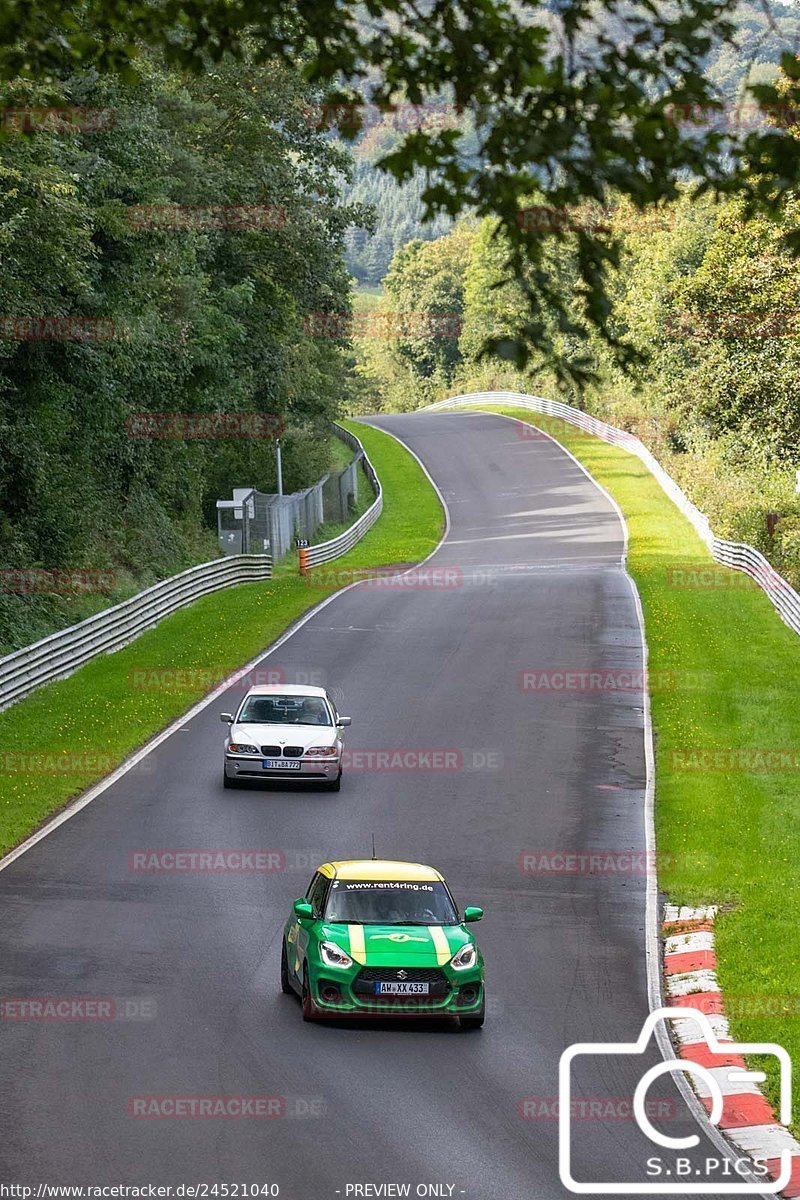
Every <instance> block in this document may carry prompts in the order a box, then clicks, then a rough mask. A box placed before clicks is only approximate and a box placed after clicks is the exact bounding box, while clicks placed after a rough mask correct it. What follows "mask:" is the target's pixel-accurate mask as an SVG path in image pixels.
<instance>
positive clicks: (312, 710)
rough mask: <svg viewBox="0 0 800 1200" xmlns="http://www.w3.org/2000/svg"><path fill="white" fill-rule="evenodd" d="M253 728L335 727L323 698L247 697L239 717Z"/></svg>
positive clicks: (241, 722)
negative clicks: (270, 726)
mask: <svg viewBox="0 0 800 1200" xmlns="http://www.w3.org/2000/svg"><path fill="white" fill-rule="evenodd" d="M237 721H238V722H239V723H240V724H244V723H247V724H250V725H332V724H333V721H332V720H331V714H330V709H329V708H328V705H327V704H326V703H325V701H324V700H323V699H322V697H321V696H248V698H247V700H245V702H244V705H243V706H242V711H241V712H240V713H239V716H238V717H237Z"/></svg>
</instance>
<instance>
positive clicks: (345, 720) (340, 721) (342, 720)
mask: <svg viewBox="0 0 800 1200" xmlns="http://www.w3.org/2000/svg"><path fill="white" fill-rule="evenodd" d="M336 724H337V725H338V726H339V728H340V729H343V728H344V727H345V725H352V724H353V718H352V717H338V718H337V720H336Z"/></svg>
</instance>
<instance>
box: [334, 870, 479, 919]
mask: <svg viewBox="0 0 800 1200" xmlns="http://www.w3.org/2000/svg"><path fill="white" fill-rule="evenodd" d="M325 920H326V921H342V922H346V923H348V924H354V925H457V924H458V913H457V911H456V907H455V905H454V903H453V898H452V896H451V895H450V893H449V891H448V890H447V887H446V886H445V884H443V883H437V882H423V881H416V880H376V881H373V880H356V879H353V880H350V879H334V881H333V883H332V884H331V887H330V891H329V892H328V899H327V903H326V906H325Z"/></svg>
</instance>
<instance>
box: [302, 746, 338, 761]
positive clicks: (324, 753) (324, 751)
mask: <svg viewBox="0 0 800 1200" xmlns="http://www.w3.org/2000/svg"><path fill="white" fill-rule="evenodd" d="M337 753H338V751H337V749H336V747H335V746H310V747H309V749H308V750H306V754H307V755H308V757H309V758H311V757H312V756H316V757H317V758H333V757H334V756H335V755H336V754H337Z"/></svg>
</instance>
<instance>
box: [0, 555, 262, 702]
mask: <svg viewBox="0 0 800 1200" xmlns="http://www.w3.org/2000/svg"><path fill="white" fill-rule="evenodd" d="M271 575H272V559H271V558H270V556H269V555H268V554H239V555H235V556H233V555H232V556H231V557H229V558H219V559H215V560H214V561H213V562H207V563H200V564H199V565H198V566H195V567H189V569H188V570H187V571H182V572H181V573H180V574H179V575H173V576H171V577H170V578H169V579H164V580H162V581H161V582H160V583H154V584H153V586H152V587H149V588H147V589H146V590H145V591H143V592H139V593H138V594H137V595H135V596H131V597H130V599H128V600H123V601H122V603H121V604H115V605H114V607H113V608H106V609H104V610H103V611H102V612H99V613H96V614H95V615H94V616H92V617H87V618H86V620H84V621H80V622H79V623H78V624H77V625H72V626H70V627H69V629H62V630H60V631H59V632H58V633H51V634H50V635H49V636H48V637H46V638H42V639H41V641H38V642H34V643H33V645H31V646H25V647H23V648H22V649H21V650H15V651H14V652H13V653H12V654H9V655H7V656H6V657H5V658H0V710H2V709H4V708H8V706H9V705H10V704H13V703H14V702H15V701H17V700H21V699H22V698H23V697H24V696H27V695H29V694H30V693H31V692H32V691H34V689H35V688H37V687H41V685H42V684H44V683H50V682H51V680H53V679H64V678H66V677H67V676H68V675H71V674H72V673H73V671H77V669H78V667H82V666H83V665H84V663H87V662H89V660H90V659H92V658H96V657H97V656H98V655H100V654H110V653H112V652H113V651H114V650H119V649H120V648H121V647H122V646H125V645H127V643H128V642H130V641H132V640H133V638H135V637H137V636H138V634H140V633H143V632H144V630H146V629H151V628H152V627H153V626H154V625H157V624H158V622H159V621H160V620H162V618H164V617H167V616H169V615H170V613H174V612H176V611H177V610H178V609H179V608H183V607H184V606H185V605H186V604H191V603H192V602H193V601H194V600H199V599H200V597H201V596H206V595H208V594H209V592H216V591H219V589H220V588H225V587H230V586H232V585H233V584H237V583H251V582H253V581H256V580H259V579H269V578H270V576H271Z"/></svg>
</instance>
